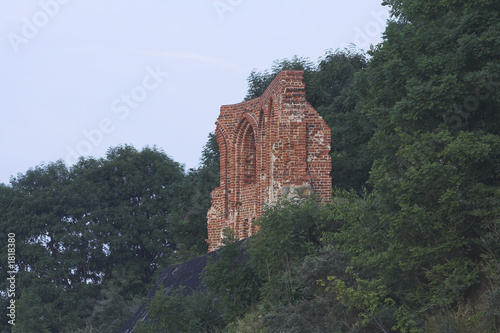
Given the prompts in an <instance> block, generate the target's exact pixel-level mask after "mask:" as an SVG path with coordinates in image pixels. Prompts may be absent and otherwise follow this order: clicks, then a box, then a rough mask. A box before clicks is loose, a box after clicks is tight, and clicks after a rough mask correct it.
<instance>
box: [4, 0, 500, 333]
mask: <svg viewBox="0 0 500 333" xmlns="http://www.w3.org/2000/svg"><path fill="white" fill-rule="evenodd" d="M385 3H386V4H387V5H390V6H391V8H392V19H391V20H390V21H389V22H388V24H387V28H386V31H385V34H384V41H383V42H382V43H381V44H379V45H377V46H374V47H372V49H371V50H370V51H369V54H368V56H365V55H363V54H360V53H357V52H356V51H354V50H353V49H349V50H337V51H327V52H326V54H325V56H324V57H323V58H321V59H320V60H319V62H318V63H317V65H314V64H313V63H312V62H311V61H309V60H308V59H305V58H300V57H294V58H292V59H291V60H288V59H283V60H279V61H276V62H275V63H274V64H273V65H272V68H271V70H269V71H264V72H258V71H256V70H254V71H252V72H251V73H250V76H249V78H248V83H249V90H248V94H247V97H246V98H247V99H249V98H254V97H257V96H259V95H260V94H261V93H262V92H263V91H264V90H265V88H266V87H267V85H268V84H269V82H271V80H272V79H273V78H274V76H275V75H276V74H277V73H278V72H279V71H280V70H281V69H304V70H305V77H304V80H305V81H306V88H307V98H308V101H309V102H310V103H311V104H312V105H313V106H314V107H315V108H316V109H317V110H318V111H319V112H320V114H321V115H322V116H323V118H324V119H325V121H326V122H327V123H328V125H329V126H330V127H331V128H332V152H331V154H332V160H333V185H334V188H335V191H334V193H333V199H332V201H331V202H330V203H326V204H325V203H319V202H317V201H316V200H315V198H314V197H312V198H307V199H301V200H286V199H282V200H280V201H278V202H276V203H274V204H273V205H272V206H269V207H267V209H266V212H265V214H264V215H263V216H262V217H261V219H260V222H259V223H260V224H261V229H260V231H259V233H257V235H255V236H254V237H252V238H251V239H249V240H247V241H245V242H244V243H243V244H241V243H240V242H236V240H235V239H234V237H233V235H232V234H231V233H230V232H229V231H228V232H227V233H226V246H225V247H224V248H223V249H222V250H221V251H220V252H218V254H217V257H216V259H215V260H213V261H212V262H210V263H209V264H208V266H207V267H206V269H205V272H204V274H203V284H204V286H205V287H206V289H205V290H202V291H200V292H197V293H194V294H192V295H191V296H183V293H182V290H171V291H168V292H166V291H164V290H159V291H158V293H157V295H156V296H155V297H154V299H153V300H152V302H151V303H150V304H149V305H148V311H149V315H150V316H149V320H147V321H144V322H142V324H141V325H138V326H137V327H136V330H137V331H138V332H171V331H178V332H193V331H197V332H346V333H347V332H349V333H354V332H415V333H417V332H431V333H432V332H471V333H472V332H486V333H489V332H498V331H499V330H500V262H499V260H500V259H499V258H500V246H499V244H500V224H499V223H500V222H499V221H500V219H499V217H500V211H499V207H500V129H499V124H500V119H499V118H500V112H499V110H500V88H499V87H500V60H499V59H500V23H499V22H500V9H499V8H498V3H497V2H496V1H492V0H478V1H474V2H473V3H472V2H467V1H465V0H453V1H452V0H442V1H431V0H422V1H409V0H399V1H397V0H387V1H385ZM217 154H218V150H217V145H216V141H215V139H214V137H213V135H212V136H211V137H210V138H209V142H208V143H207V146H206V148H205V150H204V153H203V160H202V165H201V167H200V168H199V169H197V170H190V171H189V172H187V173H186V172H184V170H182V168H181V167H180V165H179V164H178V163H176V162H174V161H172V160H170V159H169V158H168V157H167V156H166V155H165V154H164V153H163V152H160V151H158V150H156V149H151V148H145V149H144V150H143V151H141V152H138V151H136V150H135V149H133V148H132V147H128V146H124V147H117V148H113V149H111V150H110V152H109V154H108V156H107V157H106V158H104V159H100V160H95V159H82V160H80V162H79V163H78V164H77V165H75V166H74V167H72V168H69V169H68V168H67V167H66V166H64V165H63V164H62V163H60V162H57V163H53V164H50V165H47V166H41V167H38V168H36V169H33V170H30V171H28V172H27V173H26V174H24V175H19V176H18V178H16V179H14V180H13V181H12V182H11V185H10V186H1V187H0V206H1V207H2V210H1V212H0V218H1V219H0V223H2V229H1V230H5V232H9V230H12V228H13V227H12V226H16V227H15V233H16V240H17V242H18V247H17V248H16V251H18V258H19V262H18V266H19V271H20V272H19V276H18V283H19V290H20V293H19V298H18V303H17V305H16V306H18V308H17V309H18V322H17V323H18V324H17V325H16V327H15V330H17V331H19V332H23V331H28V332H32V331H36V332H64V331H68V332H73V331H77V329H80V331H81V332H83V331H85V332H90V331H91V330H92V331H93V332H95V331H99V332H109V331H113V330H116V328H117V327H119V324H120V323H123V321H124V320H126V319H128V318H129V316H130V314H131V312H132V311H133V310H134V307H135V306H136V305H137V302H138V301H139V300H140V297H142V296H143V295H144V294H145V291H146V290H147V289H148V288H149V286H150V285H151V282H152V281H153V279H154V277H155V274H157V272H158V271H159V269H161V268H162V267H165V266H166V265H169V264H171V263H174V262H179V261H182V260H186V259H188V258H190V257H192V256H193V255H196V254H200V253H203V252H205V251H206V247H205V243H204V241H203V240H204V239H205V232H206V224H205V223H206V221H205V213H206V211H207V209H208V205H209V192H210V190H211V189H212V188H213V187H215V186H216V185H217V178H218V155H217ZM5 236H6V235H4V237H5ZM5 238H6V237H5ZM2 253H4V254H5V253H7V251H6V247H5V248H4V250H3V251H2ZM2 262H7V261H6V260H2ZM6 271H7V270H6V269H2V271H1V273H0V274H2V275H1V276H0V278H1V281H2V282H1V283H2V285H1V288H2V290H6V289H7V288H6V283H7V282H5V281H6V275H5V274H6V273H5V272H6ZM2 302H3V303H2V304H4V305H3V306H6V297H5V294H2ZM75 304H77V306H75ZM2 325H4V324H3V323H2ZM85 327H86V329H83V328H85ZM2 329H3V327H2Z"/></svg>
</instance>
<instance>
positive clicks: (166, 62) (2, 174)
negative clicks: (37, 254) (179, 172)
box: [0, 0, 389, 183]
mask: <svg viewBox="0 0 500 333" xmlns="http://www.w3.org/2000/svg"><path fill="white" fill-rule="evenodd" d="M380 3H381V0H354V1H353V0H161V1H160V0H72V1H69V0H38V1H30V0H0V35H1V39H0V158H1V159H0V182H4V183H8V182H9V179H10V177H11V176H12V175H14V176H15V175H16V174H17V173H18V172H21V173H24V172H26V171H27V170H28V169H29V168H32V167H34V166H37V165H40V164H42V163H49V162H54V161H56V160H58V159H64V160H65V161H66V162H67V164H73V163H74V162H75V161H76V159H77V157H78V156H89V155H91V156H95V157H102V156H105V154H106V151H107V150H108V148H109V147H114V146H117V145H120V144H131V145H133V146H134V147H136V148H137V149H141V148H143V147H144V146H148V145H149V146H154V145H156V146H157V147H159V148H161V149H163V150H164V151H165V152H166V153H167V154H168V155H169V156H170V157H172V158H173V159H174V160H175V161H177V162H180V163H182V164H184V165H185V167H186V169H189V168H193V167H197V166H198V163H199V159H200V153H201V150H202V147H203V145H204V144H205V143H206V141H207V135H208V134H209V133H210V132H212V131H214V130H215V124H214V123H215V121H216V119H217V116H218V114H219V110H220V106H221V105H224V104H234V103H239V102H241V101H242V100H243V98H244V97H245V94H246V90H247V82H246V79H247V77H248V74H249V73H250V71H251V70H252V69H253V68H256V69H257V70H265V69H268V68H270V66H271V65H272V62H273V61H274V60H276V59H283V58H291V57H292V56H293V55H298V56H301V57H308V58H310V59H311V60H312V61H313V62H316V61H317V60H318V58H320V57H321V56H322V55H324V53H325V51H326V50H327V49H333V50H335V49H337V48H344V47H346V46H347V45H349V44H350V43H354V44H356V46H357V47H358V48H360V49H364V50H367V49H368V48H369V46H370V44H377V43H379V42H380V41H381V35H382V32H383V30H384V26H385V21H386V19H387V18H388V10H389V9H388V8H387V7H382V6H381V5H380Z"/></svg>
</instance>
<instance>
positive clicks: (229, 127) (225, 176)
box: [207, 70, 331, 251]
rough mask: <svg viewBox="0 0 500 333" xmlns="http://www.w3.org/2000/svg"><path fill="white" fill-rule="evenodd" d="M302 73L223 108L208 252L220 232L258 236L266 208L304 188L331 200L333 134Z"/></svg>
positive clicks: (286, 75) (217, 243)
mask: <svg viewBox="0 0 500 333" xmlns="http://www.w3.org/2000/svg"><path fill="white" fill-rule="evenodd" d="M302 76H303V71H295V70H287V71H282V72H280V73H279V74H278V76H277V77H276V78H275V79H274V80H273V82H272V83H271V84H270V85H269V87H268V88H267V89H266V91H265V92H264V94H263V95H262V96H261V97H258V98H255V99H252V100H250V101H246V102H242V103H239V104H233V105H223V106H222V107H221V112H220V115H219V118H218V119H217V122H216V124H217V128H216V131H215V133H216V135H217V142H218V144H219V149H220V187H218V188H216V189H214V190H213V191H212V207H211V208H210V210H209V211H208V213H207V219H208V239H207V242H208V247H209V249H208V250H209V251H213V250H215V249H217V248H218V247H220V245H221V240H222V230H223V229H224V228H225V227H227V226H229V227H230V228H232V229H233V230H234V232H235V235H236V237H238V238H240V239H241V238H245V237H248V236H251V235H252V234H253V233H255V232H256V231H257V229H258V228H257V227H256V226H254V225H253V223H254V222H255V220H256V219H257V218H258V217H259V216H260V215H261V214H262V209H263V205H264V204H265V203H271V202H273V201H275V200H276V199H277V198H278V197H279V196H280V195H283V194H287V193H291V192H293V190H294V189H295V188H306V189H308V190H310V191H313V192H314V193H316V194H317V195H318V196H319V197H320V198H321V199H322V200H324V201H328V200H330V194H331V177H330V170H331V161H330V154H329V153H330V129H329V128H328V126H327V125H326V123H325V122H324V121H323V118H321V116H319V114H318V113H317V112H316V110H314V109H313V107H312V106H311V105H310V104H309V103H308V102H307V101H306V99H305V85H304V83H303V82H302Z"/></svg>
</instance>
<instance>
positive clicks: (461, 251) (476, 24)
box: [339, 0, 500, 331]
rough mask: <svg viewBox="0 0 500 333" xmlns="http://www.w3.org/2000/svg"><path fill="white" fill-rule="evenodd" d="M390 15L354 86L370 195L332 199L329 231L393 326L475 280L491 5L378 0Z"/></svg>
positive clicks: (488, 185) (492, 226)
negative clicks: (384, 302)
mask: <svg viewBox="0 0 500 333" xmlns="http://www.w3.org/2000/svg"><path fill="white" fill-rule="evenodd" d="M386 2H387V3H389V4H390V5H392V14H393V20H392V21H391V22H389V24H388V27H387V29H386V31H385V34H384V36H385V39H384V42H383V43H381V44H380V45H378V46H376V47H374V48H373V49H372V50H371V51H370V55H371V57H372V58H371V60H370V63H369V64H368V67H367V69H366V70H365V71H364V72H363V73H362V74H361V75H360V80H359V82H358V85H357V89H358V91H359V94H360V95H361V98H362V105H363V112H364V113H365V114H366V115H367V117H368V118H369V119H370V120H371V121H372V122H373V123H374V124H375V133H374V135H373V137H372V139H371V141H370V146H371V148H372V149H373V150H374V151H375V152H376V154H377V155H376V156H377V159H376V160H375V162H374V164H373V167H372V170H371V175H370V183H371V184H372V186H373V188H374V191H373V193H371V194H367V195H366V196H365V197H364V198H362V199H358V198H353V197H352V196H351V197H349V196H348V198H347V199H344V201H340V202H342V203H345V205H340V206H339V214H340V215H341V216H342V217H343V219H344V221H345V225H344V229H343V233H342V234H341V235H340V237H339V241H340V242H342V244H343V245H344V247H345V249H346V250H347V251H348V252H349V253H350V254H351V255H352V256H353V260H354V262H355V264H356V267H357V268H358V270H359V271H361V272H362V271H364V270H365V271H370V272H377V273H378V275H377V278H376V279H375V280H372V283H367V285H370V286H373V285H378V284H379V283H381V284H382V285H383V286H385V288H388V290H391V292H392V293H391V294H390V295H387V296H388V298H391V299H394V300H395V301H396V303H397V304H398V305H399V308H398V310H397V311H396V315H397V317H398V318H399V324H398V329H399V330H401V331H409V330H413V331H418V329H419V324H418V323H419V318H421V317H422V316H423V315H424V314H425V313H432V312H433V311H437V310H438V309H449V308H451V307H453V306H455V305H456V304H457V302H459V301H460V300H462V299H463V298H464V297H465V295H466V293H467V292H470V291H472V290H473V289H474V288H475V286H477V285H478V283H479V281H480V274H481V271H480V267H481V264H484V263H483V260H484V259H483V258H484V254H485V253H488V252H490V250H489V249H488V248H486V246H485V242H484V239H486V238H488V237H487V235H488V234H490V233H492V232H495V230H498V229H497V228H498V221H499V211H498V207H499V206H500V186H499V185H500V131H499V128H498V124H499V123H500V122H499V121H500V119H499V118H500V113H499V112H498V110H499V109H500V93H499V88H498V87H499V86H500V84H499V83H498V82H500V62H499V59H500V47H499V46H500V23H499V22H500V21H499V18H500V9H499V8H500V7H498V3H497V2H496V1H488V0H484V1H475V2H473V3H472V2H467V1H430V0H425V1H404V0H403V1H386Z"/></svg>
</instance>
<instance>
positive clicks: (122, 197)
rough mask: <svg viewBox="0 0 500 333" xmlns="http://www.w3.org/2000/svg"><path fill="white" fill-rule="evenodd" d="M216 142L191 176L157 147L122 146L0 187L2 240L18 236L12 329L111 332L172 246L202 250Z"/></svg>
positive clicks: (170, 256) (171, 256) (167, 260)
mask: <svg viewBox="0 0 500 333" xmlns="http://www.w3.org/2000/svg"><path fill="white" fill-rule="evenodd" d="M213 141H214V140H213V139H212V143H211V142H209V144H207V146H206V148H205V151H204V159H203V160H202V166H201V167H200V168H199V169H195V170H191V171H190V173H189V174H188V175H186V174H184V170H183V168H182V167H181V165H180V164H179V163H177V162H174V161H173V160H172V159H170V158H169V157H168V156H167V155H166V154H165V153H164V152H162V151H160V150H158V149H156V148H148V147H147V148H144V149H143V150H142V151H137V150H136V149H135V148H133V147H131V146H120V147H115V148H111V149H109V151H108V153H107V156H106V158H102V159H94V158H86V159H84V158H81V159H80V160H79V161H78V163H77V164H75V165H74V166H73V167H71V168H68V167H66V166H65V165H64V163H63V162H61V161H58V162H55V163H50V164H47V165H41V166H38V167H36V168H34V169H31V170H29V171H27V172H26V173H25V174H19V175H18V176H17V178H14V179H12V181H11V185H10V186H5V185H1V186H0V205H1V207H2V209H1V210H0V224H1V227H2V228H1V230H4V231H5V234H3V236H4V237H5V239H6V238H7V237H6V234H7V233H9V232H12V233H15V235H16V252H17V255H16V264H17V266H18V269H19V273H18V274H19V275H18V276H17V277H16V285H17V287H18V291H17V293H16V300H17V303H16V304H17V320H16V325H15V327H13V329H14V331H19V332H22V331H31V332H35V331H37V332H38V331H39V332H44V331H50V332H54V331H57V332H64V331H68V332H74V331H76V330H77V329H81V328H83V327H88V329H89V330H93V331H100V332H110V331H117V330H118V329H119V328H120V327H121V325H123V324H124V322H126V321H127V320H128V319H129V318H130V316H131V314H132V313H133V312H134V311H135V310H136V308H137V306H138V305H139V303H140V301H141V298H142V295H144V294H145V293H146V292H147V290H148V288H149V286H150V284H151V283H152V281H153V279H154V276H155V274H157V272H158V271H159V270H160V268H164V267H166V266H168V265H169V264H171V263H173V262H174V261H175V260H177V259H178V254H177V253H175V252H176V251H177V250H178V249H182V250H183V251H184V256H185V257H187V256H190V255H194V254H199V253H200V252H205V251H206V244H205V242H204V237H203V235H204V234H205V233H206V220H205V217H204V216H202V215H201V213H200V211H201V210H205V211H206V209H208V208H206V209H205V208H204V206H207V205H209V199H206V197H208V198H209V196H207V193H209V191H210V190H211V188H210V187H211V186H215V184H216V181H217V178H218V171H217V170H218V158H217V155H216V151H217V147H216V145H215V147H214V146H213ZM216 160H217V161H216ZM215 174H217V177H215ZM195 193H198V198H196V196H195V195H194V194H195ZM200 197H203V198H205V199H204V200H199V198H200ZM188 198H189V199H190V200H197V199H198V202H199V205H198V206H190V205H191V203H192V202H191V201H189V200H187V199H188ZM186 221H187V222H186ZM183 225H186V226H185V227H182V226H183ZM193 235H194V236H196V237H195V238H194V239H193ZM6 247H7V245H6V244H4V243H2V248H4V250H5V251H2V253H4V254H6V253H7V250H6ZM5 259H6V258H5ZM2 262H7V260H4V261H2ZM6 272H7V269H3V270H2V272H1V273H0V275H1V277H2V282H1V284H2V289H4V290H5V289H6V281H7V280H6V277H7V276H6V274H7V273H6ZM5 296H6V295H3V294H2V302H5V301H6V300H7V298H6V297H5Z"/></svg>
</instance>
